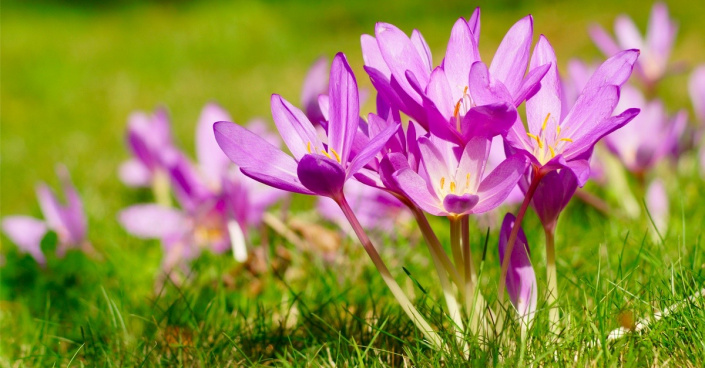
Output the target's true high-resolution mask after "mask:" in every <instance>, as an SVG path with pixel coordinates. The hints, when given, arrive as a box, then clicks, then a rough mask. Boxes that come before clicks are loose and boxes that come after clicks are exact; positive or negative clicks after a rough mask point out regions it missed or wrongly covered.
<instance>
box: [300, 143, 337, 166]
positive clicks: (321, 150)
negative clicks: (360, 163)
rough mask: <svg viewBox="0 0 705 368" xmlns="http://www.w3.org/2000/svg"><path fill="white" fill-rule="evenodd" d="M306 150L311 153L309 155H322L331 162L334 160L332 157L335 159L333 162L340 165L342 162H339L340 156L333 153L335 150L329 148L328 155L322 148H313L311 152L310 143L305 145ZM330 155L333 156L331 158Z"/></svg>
mask: <svg viewBox="0 0 705 368" xmlns="http://www.w3.org/2000/svg"><path fill="white" fill-rule="evenodd" d="M306 150H307V151H308V153H311V154H313V153H319V152H320V153H321V154H323V155H324V156H326V157H328V158H329V159H331V160H333V159H334V158H333V157H335V160H336V161H338V163H339V164H341V163H342V162H340V155H339V154H338V152H335V150H334V149H332V148H329V150H330V153H328V152H327V151H326V150H324V149H323V148H320V149H317V148H316V147H313V150H312V149H311V142H308V144H307V145H306ZM331 153H332V154H333V156H332V157H331V155H330V154H331Z"/></svg>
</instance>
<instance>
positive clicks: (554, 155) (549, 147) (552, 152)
mask: <svg viewBox="0 0 705 368" xmlns="http://www.w3.org/2000/svg"><path fill="white" fill-rule="evenodd" d="M548 150H549V151H551V158H554V157H556V151H554V150H553V147H551V146H548Z"/></svg>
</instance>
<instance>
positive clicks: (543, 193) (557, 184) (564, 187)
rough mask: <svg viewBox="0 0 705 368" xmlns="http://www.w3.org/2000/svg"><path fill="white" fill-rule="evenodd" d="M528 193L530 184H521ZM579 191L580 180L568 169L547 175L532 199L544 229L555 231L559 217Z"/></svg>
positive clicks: (524, 182) (542, 179)
mask: <svg viewBox="0 0 705 368" xmlns="http://www.w3.org/2000/svg"><path fill="white" fill-rule="evenodd" d="M520 183H521V185H522V189H523V190H524V191H526V190H527V189H528V187H529V183H527V182H526V181H525V180H524V181H521V182H520ZM576 189H578V179H577V178H576V177H575V174H573V172H572V171H570V170H566V169H559V170H554V171H551V172H549V173H548V174H546V175H545V176H544V177H543V178H541V181H540V182H539V183H538V186H537V187H536V191H535V192H534V195H533V197H532V199H531V207H532V208H533V209H534V211H536V214H537V215H538V216H539V219H540V220H541V224H542V225H543V227H544V229H547V230H550V231H553V230H554V229H555V227H556V222H558V216H559V215H560V214H561V212H562V211H563V209H564V208H565V207H566V206H567V205H568V202H570V199H571V198H573V194H575V191H576Z"/></svg>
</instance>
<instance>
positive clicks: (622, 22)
mask: <svg viewBox="0 0 705 368" xmlns="http://www.w3.org/2000/svg"><path fill="white" fill-rule="evenodd" d="M614 33H615V35H616V36H617V40H618V41H619V45H620V46H621V49H643V48H644V39H643V38H642V37H641V34H640V33H639V29H638V28H637V27H636V24H634V21H633V20H632V19H631V18H629V17H628V16H626V15H621V16H619V17H617V19H616V20H615V21H614Z"/></svg>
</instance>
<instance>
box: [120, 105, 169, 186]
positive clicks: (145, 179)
mask: <svg viewBox="0 0 705 368" xmlns="http://www.w3.org/2000/svg"><path fill="white" fill-rule="evenodd" d="M127 146H128V148H129V149H130V151H131V152H132V155H133V156H134V157H132V158H131V159H129V160H128V161H126V162H124V163H123V164H122V165H121V166H120V169H119V176H120V179H121V180H122V181H123V183H125V184H127V185H129V186H135V187H143V186H150V185H152V184H153V181H154V180H155V176H157V175H159V172H162V173H163V172H164V171H165V168H164V166H165V163H164V157H163V155H164V154H165V152H166V151H173V147H174V145H173V142H172V138H171V128H170V127H169V116H168V115H167V113H166V111H165V110H163V109H158V110H157V111H156V112H155V113H154V115H152V116H150V115H148V114H146V113H144V112H135V113H133V114H132V115H130V117H129V119H128V126H127Z"/></svg>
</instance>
